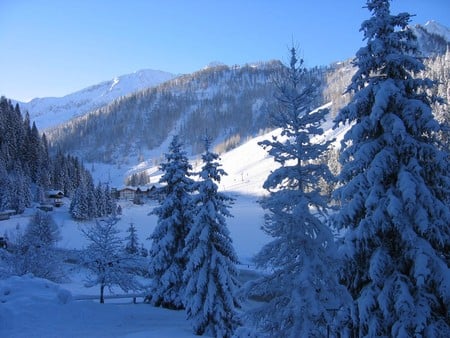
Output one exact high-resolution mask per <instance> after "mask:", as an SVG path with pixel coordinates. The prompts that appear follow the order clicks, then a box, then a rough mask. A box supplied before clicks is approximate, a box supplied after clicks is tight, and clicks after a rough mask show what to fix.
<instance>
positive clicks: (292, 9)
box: [0, 0, 450, 100]
mask: <svg viewBox="0 0 450 338" xmlns="http://www.w3.org/2000/svg"><path fill="white" fill-rule="evenodd" d="M364 5H365V0H297V1H295V0H272V1H269V0H259V1H257V0H220V1H219V0H209V1H207V0H191V1H187V0H184V1H183V0H160V1H156V0H155V1H153V0H148V1H145V0H127V1H116V0H63V1H62V0H0V46H1V47H0V51H1V52H0V95H5V96H7V97H9V98H13V99H18V100H29V99H31V98H34V97H45V96H63V95H65V94H69V93H71V92H74V91H76V90H79V89H82V88H84V87H87V86H89V85H93V84H96V83H98V82H101V81H104V80H109V79H112V78H113V77H114V76H117V75H122V74H127V73H131V72H134V71H136V70H139V69H147V68H151V69H158V70H164V71H168V72H173V73H190V72H193V71H196V70H199V69H201V68H202V67H204V66H205V65H207V64H208V63H210V62H212V61H220V62H223V63H225V64H228V65H233V64H245V63H248V62H254V61H265V60H271V59H281V60H282V61H286V58H287V48H288V47H289V46H290V45H291V43H292V41H294V42H295V45H297V46H299V47H300V49H301V51H302V55H303V57H304V59H305V62H306V64H307V66H315V65H326V64H329V63H331V62H334V61H339V60H343V59H347V58H349V57H351V56H353V55H354V54H355V52H356V51H357V50H358V48H359V47H361V46H362V45H363V41H362V34H361V33H360V32H359V28H360V25H361V22H362V21H363V20H365V19H367V18H369V16H370V13H369V11H368V10H367V9H365V8H362V7H363V6H364ZM391 9H392V13H398V12H409V13H411V14H416V16H415V17H414V18H413V21H412V23H413V24H415V23H421V24H424V23H425V22H426V21H428V20H430V19H433V20H436V21H438V22H440V23H442V24H444V25H446V26H448V27H450V1H449V0H426V1H425V0H394V1H393V2H392V5H391Z"/></svg>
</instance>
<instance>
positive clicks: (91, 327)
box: [0, 194, 268, 338]
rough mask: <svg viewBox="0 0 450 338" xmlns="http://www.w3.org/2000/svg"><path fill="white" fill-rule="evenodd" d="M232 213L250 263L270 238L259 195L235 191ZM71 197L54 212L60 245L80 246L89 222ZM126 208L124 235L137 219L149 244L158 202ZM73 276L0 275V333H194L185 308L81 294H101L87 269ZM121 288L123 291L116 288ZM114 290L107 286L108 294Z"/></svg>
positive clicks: (11, 224)
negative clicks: (76, 214) (71, 207)
mask: <svg viewBox="0 0 450 338" xmlns="http://www.w3.org/2000/svg"><path fill="white" fill-rule="evenodd" d="M233 196H234V197H235V198H236V201H235V204H234V206H233V208H232V213H233V215H234V217H233V218H231V219H229V222H228V225H229V229H230V232H231V236H232V238H233V242H234V245H235V249H236V251H237V253H238V256H239V258H240V260H241V262H242V263H243V264H244V265H243V268H248V267H250V268H252V267H251V257H252V256H253V255H254V254H255V253H257V252H258V250H259V249H260V248H261V246H262V245H263V244H264V243H265V242H266V241H267V240H268V238H267V237H266V236H265V235H264V233H263V232H262V231H261V229H260V227H261V225H262V220H263V212H262V210H261V208H260V207H259V205H258V204H257V203H256V200H257V196H252V195H248V196H243V195H237V194H233ZM68 203H69V201H68V200H65V204H64V206H63V207H61V208H55V210H54V211H53V217H54V219H55V221H56V223H57V224H58V225H59V227H60V230H61V234H62V239H61V241H60V242H59V246H60V247H61V248H67V249H81V248H83V247H84V246H85V245H86V241H85V239H84V238H83V236H82V235H81V232H80V228H81V227H83V226H85V225H86V224H87V223H83V222H75V221H74V220H72V219H71V218H70V216H69V214H68ZM121 205H122V208H123V214H122V216H121V219H120V221H119V223H118V227H119V229H121V231H122V235H123V236H125V234H126V229H127V227H128V226H129V224H130V223H131V222H132V223H133V224H134V225H135V226H136V228H137V230H138V236H139V240H140V241H141V243H143V244H144V247H146V248H147V249H148V248H149V247H150V241H148V240H146V238H147V237H148V236H149V235H150V234H151V233H152V231H153V229H154V227H155V226H156V217H155V216H149V215H148V213H149V212H150V211H151V210H152V208H153V207H154V206H156V203H155V202H150V203H147V204H144V205H141V206H139V205H134V204H132V203H131V202H121ZM32 214H33V210H31V209H29V210H27V212H26V213H25V215H20V216H13V217H11V219H10V220H7V221H2V222H0V226H1V227H2V228H1V229H2V234H3V233H8V235H9V236H10V237H14V234H15V232H16V231H17V230H16V229H17V228H19V230H20V229H24V227H25V226H26V224H27V223H28V221H29V219H30V217H31V215H32ZM68 277H69V278H70V280H68V281H67V282H66V283H62V284H54V283H52V282H49V281H46V280H42V279H39V278H33V277H31V276H26V277H20V278H19V277H12V278H10V279H7V280H0V337H11V338H12V337H23V338H27V337H42V338H49V337H55V338H56V337H175V338H176V337H195V335H193V334H192V332H191V329H190V326H189V323H188V322H187V321H186V320H185V314H184V312H183V311H170V310H165V309H161V308H154V307H152V306H150V305H147V304H143V303H142V298H138V299H137V301H138V304H133V303H132V298H131V297H130V298H127V299H108V298H107V299H106V301H105V302H106V303H105V304H99V303H98V300H97V299H92V300H77V298H80V297H82V296H86V295H92V296H94V295H98V294H99V290H98V288H97V287H93V288H85V287H84V286H83V272H82V271H80V269H77V268H74V269H73V271H69V276H68ZM116 292H117V293H118V294H123V291H120V290H116ZM109 294H110V293H109V291H106V295H107V296H108V295H109Z"/></svg>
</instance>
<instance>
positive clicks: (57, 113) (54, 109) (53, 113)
mask: <svg viewBox="0 0 450 338" xmlns="http://www.w3.org/2000/svg"><path fill="white" fill-rule="evenodd" d="M174 77H176V75H174V74H171V73H167V72H163V71H159V70H151V69H144V70H140V71H136V72H134V73H131V74H126V75H122V76H119V77H115V78H113V79H111V80H109V81H104V82H101V83H99V84H96V85H93V86H90V87H87V88H84V89H82V90H80V91H77V92H75V93H72V94H68V95H66V96H63V97H46V98H35V99H33V100H31V101H30V102H27V103H21V102H19V105H20V107H21V110H22V111H28V112H29V114H30V119H31V121H35V122H36V125H37V126H38V128H39V129H40V130H44V129H48V128H51V127H54V126H56V125H58V124H61V123H63V122H66V121H68V120H70V119H72V118H74V117H76V116H81V115H84V114H85V113H87V112H89V111H92V110H95V109H97V108H100V107H102V106H104V105H106V104H108V103H110V102H111V101H114V100H115V99H117V98H119V97H122V96H126V95H129V94H132V93H134V92H137V91H139V90H143V89H146V88H150V87H154V86H157V85H159V84H160V83H163V82H165V81H168V80H171V79H173V78H174Z"/></svg>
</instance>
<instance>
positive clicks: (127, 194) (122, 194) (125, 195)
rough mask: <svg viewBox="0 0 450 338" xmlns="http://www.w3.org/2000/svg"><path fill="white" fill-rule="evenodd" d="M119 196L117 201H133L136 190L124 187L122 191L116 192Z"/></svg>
mask: <svg viewBox="0 0 450 338" xmlns="http://www.w3.org/2000/svg"><path fill="white" fill-rule="evenodd" d="M117 192H118V194H119V199H121V200H131V201H132V200H133V199H134V197H135V196H136V189H134V188H132V187H125V188H122V189H119V190H117Z"/></svg>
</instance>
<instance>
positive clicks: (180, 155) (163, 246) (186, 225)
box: [149, 136, 193, 309]
mask: <svg viewBox="0 0 450 338" xmlns="http://www.w3.org/2000/svg"><path fill="white" fill-rule="evenodd" d="M165 157H166V161H165V162H164V163H162V164H161V166H160V170H161V171H162V172H163V173H164V174H163V175H162V176H161V179H160V181H159V182H160V183H161V185H162V187H161V188H159V195H160V196H163V199H162V201H161V205H160V206H158V207H156V208H155V209H154V210H153V211H152V214H154V215H156V216H158V224H157V226H156V228H155V230H154V232H153V234H152V235H151V237H150V239H151V240H152V246H151V249H150V252H149V256H150V267H149V272H150V275H151V276H152V278H153V285H152V288H151V293H150V296H149V298H150V301H151V303H152V304H153V305H155V306H163V307H166V308H170V309H181V308H183V293H184V283H183V271H184V270H185V268H186V263H187V258H186V256H185V254H184V253H183V250H184V246H185V238H186V235H187V233H188V231H189V229H190V226H191V223H192V210H193V206H192V205H193V204H192V197H191V193H192V190H193V181H192V179H191V178H190V176H191V173H190V170H192V167H191V165H190V164H189V161H188V158H187V156H186V152H185V151H184V150H182V144H181V143H180V141H179V138H178V136H174V138H173V139H172V142H171V143H170V145H169V150H168V153H167V154H165Z"/></svg>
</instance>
